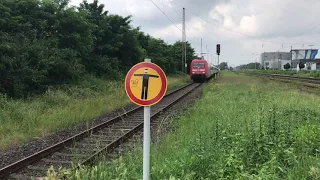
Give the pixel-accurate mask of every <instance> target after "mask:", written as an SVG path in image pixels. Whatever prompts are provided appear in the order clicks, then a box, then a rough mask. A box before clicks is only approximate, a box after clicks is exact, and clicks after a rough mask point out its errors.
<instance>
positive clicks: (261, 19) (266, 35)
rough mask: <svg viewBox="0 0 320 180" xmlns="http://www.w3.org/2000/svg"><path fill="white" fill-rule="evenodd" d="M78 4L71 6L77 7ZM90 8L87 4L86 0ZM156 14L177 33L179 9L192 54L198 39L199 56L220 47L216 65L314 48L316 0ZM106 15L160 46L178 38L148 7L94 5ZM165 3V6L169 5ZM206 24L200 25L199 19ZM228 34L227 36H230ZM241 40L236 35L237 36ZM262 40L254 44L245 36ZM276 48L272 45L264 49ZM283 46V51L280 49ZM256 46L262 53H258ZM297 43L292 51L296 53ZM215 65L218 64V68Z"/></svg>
mask: <svg viewBox="0 0 320 180" xmlns="http://www.w3.org/2000/svg"><path fill="white" fill-rule="evenodd" d="M77 1H79V0H71V2H72V3H77ZM88 1H89V2H90V0H88ZM153 1H154V2H155V3H156V4H157V5H158V6H159V8H160V9H161V10H162V11H164V12H165V14H166V15H167V16H168V17H169V18H170V19H171V20H172V21H173V22H174V23H175V24H176V25H177V26H178V27H179V28H180V29H181V16H182V7H185V8H186V21H187V26H188V27H187V36H188V38H187V39H188V40H189V41H192V46H193V47H195V49H196V51H197V53H200V38H202V39H203V50H204V51H206V49H205V46H206V45H207V46H208V49H209V53H210V54H214V53H215V45H216V44H217V43H220V44H221V47H222V54H221V61H224V60H225V61H228V62H229V63H231V64H233V65H239V64H241V63H248V62H250V61H251V62H252V61H254V60H255V57H253V56H252V53H255V54H259V53H261V52H263V51H277V50H281V51H289V49H290V48H288V47H286V46H289V47H290V45H291V44H290V43H289V44H286V43H288V42H299V41H303V40H307V41H306V42H305V43H306V45H305V47H307V46H308V45H307V44H308V43H309V44H310V43H312V44H314V45H315V46H314V48H317V47H320V42H317V41H320V37H319V38H318V39H317V38H315V39H311V40H308V39H310V38H311V37H315V36H317V35H320V33H319V29H320V26H317V25H318V24H319V25H320V21H319V20H318V17H320V12H319V11H318V7H319V6H320V1H319V0H306V1H299V0H281V1H279V0H268V1H262V0H197V1H195V0H153ZM100 2H101V3H103V4H105V5H106V10H108V11H109V12H110V13H116V14H120V15H132V16H133V18H132V19H133V23H132V24H133V26H141V29H142V30H143V31H145V32H146V33H150V34H151V35H153V36H155V37H159V38H163V39H164V40H165V41H166V42H169V43H173V42H174V41H176V40H180V39H181V33H180V32H179V30H177V28H176V27H175V26H173V25H172V23H171V22H170V21H169V20H168V19H167V18H166V17H165V16H164V15H163V14H162V13H161V12H160V11H159V10H158V9H157V8H156V7H155V6H154V5H153V4H152V3H151V1H150V0H100ZM169 2H170V4H169ZM198 17H201V18H202V19H204V20H206V21H208V22H206V21H203V20H201V19H200V18H198ZM231 31H233V32H231ZM241 34H242V35H241ZM246 35H248V36H251V37H255V38H259V39H263V40H265V41H262V40H257V39H255V38H250V37H248V36H246ZM270 41H272V42H279V43H280V44H278V43H270ZM281 42H284V46H285V47H286V48H282V44H281ZM262 44H264V45H263V47H262ZM301 46H302V43H298V44H294V45H293V48H301ZM221 61H220V62H221Z"/></svg>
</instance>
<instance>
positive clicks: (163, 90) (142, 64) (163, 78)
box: [125, 62, 168, 106]
mask: <svg viewBox="0 0 320 180" xmlns="http://www.w3.org/2000/svg"><path fill="white" fill-rule="evenodd" d="M143 67H148V68H152V69H153V70H155V71H156V72H157V73H158V74H159V75H160V79H161V81H162V85H163V84H165V86H162V87H161V90H160V92H159V94H158V95H157V96H156V97H155V98H153V99H150V100H148V101H143V100H140V99H138V98H136V97H135V96H134V95H133V93H132V92H131V89H130V79H131V77H132V76H133V73H134V72H136V71H137V70H138V69H140V68H143ZM167 87H168V81H167V77H166V74H165V73H164V71H163V70H162V69H161V68H160V67H159V66H158V65H156V64H154V63H151V62H140V63H138V64H136V65H134V66H133V67H132V68H131V69H130V70H129V71H128V73H127V75H126V79H125V90H126V93H127V95H128V97H129V98H130V100H131V101H132V102H134V103H135V104H137V105H140V106H152V105H154V104H156V103H158V102H159V101H160V100H161V99H162V98H163V96H164V95H165V94H166V92H167Z"/></svg>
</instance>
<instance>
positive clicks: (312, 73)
mask: <svg viewBox="0 0 320 180" xmlns="http://www.w3.org/2000/svg"><path fill="white" fill-rule="evenodd" d="M240 72H252V73H264V74H283V75H291V76H299V77H320V72H319V71H307V70H300V71H296V70H292V71H291V70H288V71H284V70H261V69H260V70H241V71H240Z"/></svg>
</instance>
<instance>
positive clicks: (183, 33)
mask: <svg viewBox="0 0 320 180" xmlns="http://www.w3.org/2000/svg"><path fill="white" fill-rule="evenodd" d="M185 16H186V14H185V8H183V10H182V72H185V73H187V67H186V59H187V53H186V39H187V38H186V18H185Z"/></svg>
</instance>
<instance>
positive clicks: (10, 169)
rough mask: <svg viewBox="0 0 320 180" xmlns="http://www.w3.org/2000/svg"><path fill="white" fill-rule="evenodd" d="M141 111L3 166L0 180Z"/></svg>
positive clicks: (183, 87)
mask: <svg viewBox="0 0 320 180" xmlns="http://www.w3.org/2000/svg"><path fill="white" fill-rule="evenodd" d="M192 84H194V83H189V84H187V85H184V86H182V87H181V88H178V89H176V90H173V91H172V92H170V93H168V94H166V95H165V96H164V98H167V97H169V96H171V95H173V94H175V93H176V92H178V91H181V90H183V89H185V88H187V87H189V86H191V85H192ZM141 109H143V107H136V108H134V109H132V110H130V111H128V112H125V113H123V114H121V115H119V116H116V117H114V118H112V119H110V120H108V121H106V122H103V123H101V124H99V125H96V126H94V127H92V128H90V129H88V130H85V131H82V132H80V133H78V134H76V135H74V136H72V137H70V138H68V139H65V140H63V141H60V142H59V143H56V144H54V145H52V146H50V147H48V148H46V149H43V150H41V151H39V152H36V153H34V154H32V155H30V156H28V157H25V158H23V159H21V160H19V161H16V162H14V163H11V164H10V165H8V166H5V167H3V168H2V169H0V179H3V178H6V177H8V176H10V174H12V173H14V172H16V171H18V170H20V169H22V168H24V167H26V166H28V165H30V164H31V163H33V162H36V161H38V160H41V159H42V158H44V157H47V156H49V155H51V154H53V153H55V152H56V151H58V150H60V149H62V148H64V147H65V146H68V145H71V144H72V143H73V142H75V141H78V140H80V139H83V138H85V137H88V136H90V134H91V133H93V132H95V131H98V130H99V129H101V128H104V127H106V126H108V125H111V124H113V123H115V122H117V121H118V120H121V119H122V117H123V116H127V115H131V114H133V113H135V112H137V111H139V110H141ZM136 128H137V127H136ZM121 140H122V139H120V138H119V140H118V141H119V142H121ZM118 141H117V142H118ZM117 142H114V144H117ZM113 146H114V145H113ZM88 161H89V160H88Z"/></svg>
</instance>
